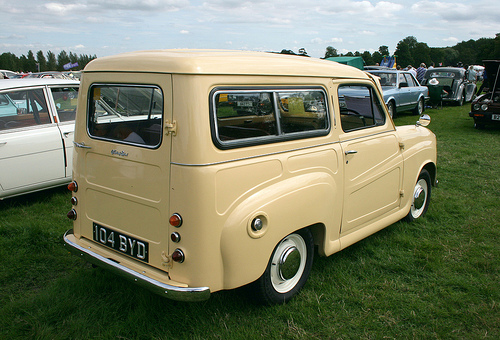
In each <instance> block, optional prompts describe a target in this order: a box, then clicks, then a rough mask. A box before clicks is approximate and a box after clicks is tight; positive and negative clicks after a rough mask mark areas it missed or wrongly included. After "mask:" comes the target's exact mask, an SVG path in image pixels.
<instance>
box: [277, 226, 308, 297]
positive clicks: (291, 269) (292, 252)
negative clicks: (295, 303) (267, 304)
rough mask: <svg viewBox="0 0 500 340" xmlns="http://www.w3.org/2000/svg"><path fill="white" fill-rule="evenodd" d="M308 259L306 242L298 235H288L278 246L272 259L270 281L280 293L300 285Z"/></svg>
mask: <svg viewBox="0 0 500 340" xmlns="http://www.w3.org/2000/svg"><path fill="white" fill-rule="evenodd" d="M306 258H307V246H306V242H305V241H304V239H303V238H302V236H300V235H298V234H292V235H288V236H287V237H285V238H284V239H283V240H282V241H281V242H280V243H279V244H278V245H277V246H276V250H275V251H274V253H273V257H272V259H271V271H270V279H271V284H272V285H273V288H274V289H275V290H276V291H277V292H278V293H282V294H283V293H286V292H289V291H290V290H292V289H293V288H294V287H295V286H296V285H297V284H298V283H299V281H300V278H301V277H302V274H303V273H304V269H305V266H306Z"/></svg>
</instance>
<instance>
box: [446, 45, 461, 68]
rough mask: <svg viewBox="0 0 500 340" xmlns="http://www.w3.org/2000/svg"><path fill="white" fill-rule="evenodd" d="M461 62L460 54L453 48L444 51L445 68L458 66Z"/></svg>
mask: <svg viewBox="0 0 500 340" xmlns="http://www.w3.org/2000/svg"><path fill="white" fill-rule="evenodd" d="M459 61H460V53H458V51H457V50H456V49H454V48H452V47H447V48H445V49H444V63H443V66H456V65H457V64H458V62H459Z"/></svg>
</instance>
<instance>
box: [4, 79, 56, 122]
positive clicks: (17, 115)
mask: <svg viewBox="0 0 500 340" xmlns="http://www.w3.org/2000/svg"><path fill="white" fill-rule="evenodd" d="M49 123H51V120H50V117H49V112H48V110H47V101H46V98H45V95H44V93H43V90H42V89H33V90H20V91H9V92H3V93H0V131H2V130H9V129H17V128H23V127H29V126H37V125H42V124H49Z"/></svg>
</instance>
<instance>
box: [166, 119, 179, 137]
mask: <svg viewBox="0 0 500 340" xmlns="http://www.w3.org/2000/svg"><path fill="white" fill-rule="evenodd" d="M165 129H166V130H167V135H168V134H169V133H171V134H172V135H174V136H175V135H176V134H177V122H176V121H175V120H173V121H172V123H170V121H169V120H167V121H166V122H165Z"/></svg>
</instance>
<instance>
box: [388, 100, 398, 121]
mask: <svg viewBox="0 0 500 340" xmlns="http://www.w3.org/2000/svg"><path fill="white" fill-rule="evenodd" d="M387 110H388V111H389V116H390V117H391V118H392V119H394V118H396V105H395V104H394V102H389V103H388V104H387Z"/></svg>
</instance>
